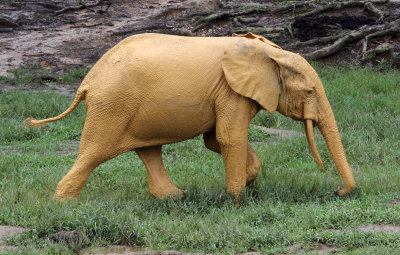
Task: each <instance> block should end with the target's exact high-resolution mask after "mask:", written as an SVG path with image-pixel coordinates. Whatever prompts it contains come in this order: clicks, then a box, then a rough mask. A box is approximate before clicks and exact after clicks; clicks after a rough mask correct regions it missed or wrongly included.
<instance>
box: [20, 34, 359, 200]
mask: <svg viewBox="0 0 400 255" xmlns="http://www.w3.org/2000/svg"><path fill="white" fill-rule="evenodd" d="M81 100H85V108H86V111H87V117H86V121H85V125H84V128H83V132H82V137H81V140H80V148H79V155H78V158H77V160H76V162H75V163H74V165H73V166H72V168H71V170H70V171H69V172H68V173H67V174H66V175H65V176H64V178H63V179H62V180H61V181H60V182H59V183H58V186H57V192H56V194H55V197H56V199H59V200H63V199H65V198H67V197H74V198H77V197H78V196H79V193H80V191H81V189H82V187H83V186H84V184H85V182H86V180H87V178H88V177H89V175H90V173H91V172H92V171H93V170H94V169H95V168H96V167H97V166H98V165H99V164H101V163H103V162H105V161H107V160H109V159H111V158H113V157H116V156H118V155H120V154H122V153H124V152H127V151H132V150H133V151H135V152H136V153H137V154H138V155H139V157H140V159H141V160H142V161H143V163H144V165H145V167H146V170H147V174H148V182H149V186H150V192H151V194H153V195H154V196H155V197H157V198H161V199H162V198H166V197H168V196H174V197H176V196H182V194H183V193H182V191H181V190H180V189H178V188H177V187H175V185H174V184H173V183H172V181H171V180H170V178H169V177H168V175H167V172H166V170H165V168H164V165H163V162H162V158H161V146H162V145H163V144H170V143H175V142H179V141H183V140H187V139H190V138H192V137H195V136H197V135H200V134H203V138H204V143H205V146H206V147H207V148H208V149H210V150H212V151H214V152H217V153H220V154H221V155H222V157H223V162H224V167H225V171H226V185H227V190H228V192H229V193H230V194H232V195H233V197H234V199H235V201H237V202H238V199H239V194H240V193H241V191H242V190H243V189H244V188H245V186H246V184H247V183H249V182H251V181H252V180H254V179H255V178H256V177H257V175H258V171H259V168H260V161H259V159H258V157H257V155H256V154H255V152H254V150H253V149H252V147H251V146H250V145H249V144H248V140H247V139H248V137H247V135H248V127H249V122H250V120H251V119H252V118H253V117H254V116H255V115H256V114H257V112H258V111H260V110H261V109H265V110H267V111H268V112H269V113H271V114H273V113H274V112H275V111H278V112H279V113H281V114H283V115H285V116H287V117H290V118H292V119H294V120H298V121H303V122H304V125H305V133H306V137H307V141H308V144H309V146H310V149H311V152H312V155H313V157H314V159H315V161H316V162H317V163H318V165H320V166H322V161H321V159H320V156H319V154H318V151H317V147H316V144H315V141H314V134H313V128H314V126H317V127H318V128H319V129H320V131H321V133H322V135H323V137H324V139H325V141H326V144H327V146H328V149H329V152H330V154H331V156H332V158H333V161H334V163H335V165H336V167H337V169H338V171H339V173H340V175H341V177H342V179H343V182H344V187H343V188H341V187H338V189H337V190H336V193H337V194H338V195H340V196H343V195H346V194H348V193H349V192H350V191H351V190H352V188H353V187H354V186H355V181H354V178H353V174H352V172H351V169H350V167H349V164H348V162H347V159H346V156H345V152H344V149H343V145H342V142H341V139H340V134H339V131H338V127H337V124H336V120H335V117H334V115H333V112H332V109H331V107H330V104H329V101H328V99H327V97H326V94H325V91H324V88H323V86H322V83H321V81H320V79H319V77H318V74H317V73H316V71H315V70H314V69H313V68H312V67H311V65H310V64H309V63H308V62H307V61H306V60H305V59H304V58H302V57H301V56H300V55H299V54H296V53H292V52H289V51H285V50H283V49H282V48H280V47H279V46H278V45H276V44H274V43H272V42H271V41H269V40H267V39H265V38H263V37H261V36H258V35H255V34H252V33H248V34H245V35H236V34H234V35H233V36H232V37H182V36H173V35H164V34H140V35H134V36H130V37H128V38H126V39H124V40H123V41H121V42H120V43H118V44H117V45H116V46H114V47H113V48H112V49H110V50H109V51H108V52H106V53H105V54H104V56H102V57H101V59H100V60H99V61H98V62H97V63H96V64H95V65H94V66H93V68H92V69H91V70H90V72H89V73H88V74H87V75H86V77H85V78H84V80H83V82H82V84H81V85H80V87H79V88H78V90H77V93H76V96H75V99H74V101H73V103H72V104H71V106H70V107H69V108H68V109H67V110H66V111H65V112H63V113H62V114H60V115H59V116H57V117H53V118H48V119H44V120H35V119H32V118H29V119H27V120H26V121H25V122H26V123H27V124H28V125H29V126H38V125H42V124H44V123H48V122H52V121H56V120H59V119H61V118H64V117H65V116H67V115H68V114H69V113H71V111H73V110H74V109H75V107H76V106H77V105H78V104H79V102H80V101H81Z"/></svg>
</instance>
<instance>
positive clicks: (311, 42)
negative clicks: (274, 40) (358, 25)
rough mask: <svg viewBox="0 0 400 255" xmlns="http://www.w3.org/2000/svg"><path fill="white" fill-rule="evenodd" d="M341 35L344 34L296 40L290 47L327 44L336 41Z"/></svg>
mask: <svg viewBox="0 0 400 255" xmlns="http://www.w3.org/2000/svg"><path fill="white" fill-rule="evenodd" d="M341 37H343V34H339V35H332V36H326V37H320V38H315V39H312V40H308V41H305V42H296V43H293V44H290V45H289V46H290V47H298V46H311V45H316V44H326V43H331V42H334V41H336V40H338V39H339V38H341Z"/></svg>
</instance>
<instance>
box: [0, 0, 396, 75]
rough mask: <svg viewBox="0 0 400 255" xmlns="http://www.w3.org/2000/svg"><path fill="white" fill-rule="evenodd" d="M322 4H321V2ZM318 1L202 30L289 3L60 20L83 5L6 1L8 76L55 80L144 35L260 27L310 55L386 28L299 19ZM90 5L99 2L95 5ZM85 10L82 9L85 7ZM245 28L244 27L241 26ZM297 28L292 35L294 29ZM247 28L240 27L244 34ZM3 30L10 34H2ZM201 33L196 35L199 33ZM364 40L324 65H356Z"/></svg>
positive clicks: (355, 13) (348, 18)
mask: <svg viewBox="0 0 400 255" xmlns="http://www.w3.org/2000/svg"><path fill="white" fill-rule="evenodd" d="M317 2H318V1H317ZM317 2H314V3H312V4H311V5H309V6H307V9H306V10H305V9H304V8H303V9H302V8H297V9H296V8H294V9H292V10H286V11H275V12H253V13H249V14H244V15H239V16H236V17H228V18H220V19H215V20H213V21H210V22H209V24H206V25H204V26H202V27H201V28H199V29H194V27H196V25H197V24H198V21H199V20H201V19H202V18H204V17H207V16H209V15H211V14H213V13H219V12H223V11H226V10H228V11H230V10H239V11H241V10H248V9H250V8H253V7H255V6H262V7H263V8H271V9H272V8H278V7H280V6H282V5H284V4H285V3H286V4H287V3H290V2H285V3H282V1H261V2H260V1H258V0H250V1H239V0H234V1H227V3H224V2H222V1H220V0H183V1H177V0H138V1H126V0H109V1H102V3H101V4H99V5H97V6H93V7H86V8H81V9H77V10H68V11H65V12H62V13H59V14H57V13H56V12H57V11H60V10H61V9H62V8H63V7H66V6H79V1H77V0H68V1H61V0H52V1H50V0H43V1H29V2H26V1H18V0H13V1H2V2H0V19H1V18H5V19H7V20H8V21H9V22H12V23H13V24H14V25H13V24H8V25H7V24H6V23H4V22H1V20H0V31H3V32H2V33H0V35H1V36H0V52H1V54H0V75H7V71H8V70H10V69H13V68H16V67H19V66H23V65H28V64H34V63H36V64H39V65H40V66H41V67H42V68H44V69H50V70H51V71H52V72H54V73H62V72H65V71H66V70H68V69H70V68H81V67H83V66H91V65H93V64H94V63H95V62H96V61H97V60H98V59H99V58H100V57H101V56H102V55H103V54H104V53H105V52H106V51H107V50H108V49H110V48H111V47H112V46H113V45H115V44H116V43H117V42H119V41H120V40H122V39H123V38H125V37H128V36H130V35H133V34H138V33H144V32H156V33H168V34H179V35H191V36H230V35H231V34H232V33H233V32H241V31H242V30H245V31H257V29H259V28H266V27H267V28H272V29H276V28H281V29H282V31H280V32H278V33H273V34H268V35H265V36H267V37H268V38H269V39H271V40H273V41H275V42H277V43H278V44H279V45H281V46H283V47H284V48H285V49H288V50H291V51H295V52H310V51H313V50H315V49H316V48H318V47H321V46H316V45H313V46H301V45H296V42H302V41H307V40H310V39H313V38H320V37H325V36H330V35H333V34H337V33H339V32H338V31H339V30H346V29H357V28H360V27H362V26H364V25H367V26H368V25H373V24H375V23H378V21H377V20H376V18H375V17H373V15H370V14H368V13H366V12H365V10H364V9H363V8H359V7H358V8H345V9H341V10H339V11H332V12H327V13H324V15H321V16H319V17H318V16H312V17H305V18H301V17H297V18H295V19H294V17H295V13H302V12H305V11H310V10H314V9H317V8H319V7H320V6H319V5H318V3H317ZM85 3H86V4H87V5H90V4H93V3H96V1H91V0H87V1H85ZM81 7H82V6H81ZM378 7H379V8H380V9H382V10H384V11H385V15H386V16H387V17H388V18H387V19H388V21H390V20H392V19H395V18H396V17H400V8H397V7H396V8H393V7H390V6H385V5H379V6H378ZM238 23H239V24H238ZM289 23H290V24H292V25H291V28H292V29H291V30H292V31H289V29H287V28H288V24H289ZM238 26H239V27H238ZM1 29H3V30H1ZM194 30H195V31H194ZM384 42H389V43H391V44H392V45H393V46H394V47H395V49H400V44H399V37H398V35H397V36H396V35H387V36H384V37H382V38H376V39H374V40H371V42H370V47H371V48H373V47H375V46H376V45H379V44H382V43H384ZM361 48H362V41H358V42H356V43H353V44H352V45H351V46H350V47H347V48H346V49H345V50H343V51H341V52H340V53H338V54H335V55H334V56H332V57H329V58H327V59H324V60H323V61H324V62H327V61H330V62H332V61H333V62H345V63H349V62H354V61H358V60H359V59H360V52H361Z"/></svg>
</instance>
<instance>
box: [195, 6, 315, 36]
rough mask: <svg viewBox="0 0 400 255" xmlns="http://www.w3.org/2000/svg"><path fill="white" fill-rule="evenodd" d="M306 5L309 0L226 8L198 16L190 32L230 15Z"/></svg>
mask: <svg viewBox="0 0 400 255" xmlns="http://www.w3.org/2000/svg"><path fill="white" fill-rule="evenodd" d="M306 5H310V2H299V3H294V4H289V5H285V6H282V7H279V8H271V7H268V6H257V7H254V8H249V9H246V10H239V11H238V10H228V11H222V12H218V13H213V14H211V15H208V16H206V17H202V18H198V19H196V21H195V22H194V23H193V26H194V28H193V29H192V32H196V31H197V30H199V29H200V28H203V27H205V26H207V25H209V24H211V23H212V22H214V21H217V20H221V19H227V18H231V17H237V16H242V15H248V14H252V13H263V12H274V13H280V12H287V11H291V10H293V9H294V8H299V7H303V6H306Z"/></svg>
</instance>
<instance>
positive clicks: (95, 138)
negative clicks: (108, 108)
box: [55, 112, 132, 200]
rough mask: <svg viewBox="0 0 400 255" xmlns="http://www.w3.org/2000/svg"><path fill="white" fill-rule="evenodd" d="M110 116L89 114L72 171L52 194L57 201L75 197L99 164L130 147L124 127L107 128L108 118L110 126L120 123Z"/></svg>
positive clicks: (108, 126)
mask: <svg viewBox="0 0 400 255" xmlns="http://www.w3.org/2000/svg"><path fill="white" fill-rule="evenodd" d="M93 116H95V117H93ZM112 117H113V116H108V118H105V117H104V116H103V115H100V114H97V115H96V114H91V113H90V112H89V113H88V118H87V119H86V122H85V127H84V129H83V132H82V138H81V141H80V146H79V155H78V158H77V160H76V161H75V163H74V165H73V166H72V168H71V170H70V171H69V172H68V173H67V174H66V175H65V176H64V177H63V179H62V180H61V181H60V182H59V183H58V185H57V192H56V194H55V198H56V199H57V200H63V199H65V198H68V197H72V198H77V197H78V196H79V193H80V192H81V190H82V188H83V186H84V184H85V182H86V180H87V179H88V177H89V175H90V173H91V172H92V171H93V170H94V169H95V168H96V167H97V166H98V165H100V164H101V163H103V162H105V161H107V160H109V159H112V158H114V157H116V156H118V155H120V154H122V153H124V152H126V151H129V150H131V146H129V144H130V143H132V142H131V141H129V140H128V139H127V138H128V137H127V136H126V135H125V133H124V127H125V126H124V125H123V124H121V125H113V126H110V125H109V124H107V123H105V122H106V121H107V119H111V120H112V121H111V123H121V122H117V121H116V120H115V119H112Z"/></svg>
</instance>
